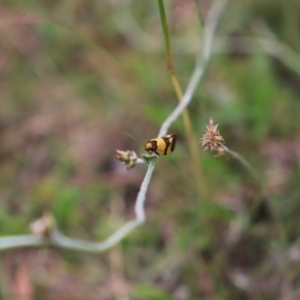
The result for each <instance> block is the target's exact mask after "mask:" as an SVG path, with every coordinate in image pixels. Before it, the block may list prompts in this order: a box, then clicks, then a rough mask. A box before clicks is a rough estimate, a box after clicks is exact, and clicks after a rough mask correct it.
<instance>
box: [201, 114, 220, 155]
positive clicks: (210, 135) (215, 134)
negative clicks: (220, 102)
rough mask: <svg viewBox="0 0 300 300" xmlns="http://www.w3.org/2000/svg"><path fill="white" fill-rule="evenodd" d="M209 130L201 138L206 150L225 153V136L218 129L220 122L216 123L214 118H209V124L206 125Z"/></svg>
mask: <svg viewBox="0 0 300 300" xmlns="http://www.w3.org/2000/svg"><path fill="white" fill-rule="evenodd" d="M206 128H207V130H206V132H205V134H204V135H203V137H202V138H201V139H200V143H202V146H203V147H204V150H208V149H209V150H210V151H217V152H218V155H223V154H224V149H223V148H222V146H223V145H224V143H225V141H224V138H223V137H222V136H221V135H220V132H219V130H218V124H217V125H214V121H213V119H212V118H209V125H208V126H206Z"/></svg>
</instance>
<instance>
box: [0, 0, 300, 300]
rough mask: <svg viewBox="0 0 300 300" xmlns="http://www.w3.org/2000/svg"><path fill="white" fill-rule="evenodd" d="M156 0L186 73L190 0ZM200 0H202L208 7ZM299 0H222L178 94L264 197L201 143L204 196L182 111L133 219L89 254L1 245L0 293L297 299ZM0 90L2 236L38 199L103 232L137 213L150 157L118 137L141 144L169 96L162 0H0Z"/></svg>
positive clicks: (79, 230) (199, 126)
mask: <svg viewBox="0 0 300 300" xmlns="http://www.w3.org/2000/svg"><path fill="white" fill-rule="evenodd" d="M165 2H166V3H165V5H166V6H167V10H168V21H169V26H170V32H171V44H172V51H173V60H174V65H175V69H176V73H177V75H178V77H179V80H180V82H181V84H182V86H183V87H185V85H186V83H187V81H188V79H189V77H190V75H191V73H192V70H193V67H194V62H195V57H196V55H197V50H198V49H199V47H200V46H201V44H200V38H199V36H200V31H201V28H200V26H199V22H198V19H197V15H196V9H195V6H194V3H193V2H192V1H168V2H167V1H165ZM210 2H211V1H200V8H201V13H202V17H203V18H204V17H205V15H206V12H207V10H208V8H209V5H210ZM299 11H300V7H299V1H292V0H290V1H282V0H281V1H280V0H275V1H274V0H265V1H259V0H256V1H253V0H244V1H237V0H232V1H230V3H229V5H228V8H227V10H226V12H225V14H224V17H223V18H222V20H221V23H220V27H219V29H218V35H217V37H216V43H215V47H214V54H213V59H212V62H211V64H210V67H209V70H208V72H207V74H206V77H205V80H204V81H203V83H201V86H199V88H198V90H197V92H196V95H195V97H194V99H193V102H192V103H191V105H190V107H189V112H190V115H191V117H192V123H193V128H194V131H195V133H196V134H197V136H199V138H200V137H201V136H202V135H203V133H204V130H205V126H206V125H207V124H208V119H209V117H213V119H214V121H215V123H216V124H219V130H220V132H221V134H222V136H223V137H224V138H225V143H226V146H228V147H229V148H230V149H232V150H235V151H237V152H239V153H240V154H241V155H243V156H244V157H246V158H247V159H249V161H251V162H252V163H253V165H255V167H256V169H257V170H258V172H259V173H260V174H261V175H262V178H263V179H262V181H263V184H264V186H265V187H266V190H267V193H268V195H269V197H268V199H267V198H265V197H264V196H263V193H262V190H261V187H260V184H259V183H258V182H256V181H255V180H254V179H253V178H252V177H251V176H250V175H249V173H247V171H246V170H245V169H244V168H243V167H242V166H241V165H240V164H239V163H238V162H237V161H235V160H233V159H232V158H230V157H214V156H213V155H211V154H210V153H208V152H203V151H202V150H201V166H202V168H203V172H204V174H205V183H206V186H207V189H208V191H209V196H208V198H207V199H199V197H198V196H197V189H196V187H195V181H194V178H193V173H192V171H191V164H192V163H195V164H197V163H199V162H191V159H190V154H189V150H188V147H187V145H186V137H185V134H184V132H185V131H184V128H183V124H182V121H181V120H179V121H177V122H176V123H175V124H174V125H173V126H172V129H171V131H172V132H176V133H177V135H178V136H179V138H178V141H177V147H176V150H175V151H174V153H172V155H169V156H166V157H161V158H160V159H159V161H158V163H157V168H156V170H155V174H154V177H153V180H152V182H151V184H150V189H149V192H148V195H147V202H146V203H147V205H146V213H147V222H146V224H145V225H144V226H142V227H140V228H139V229H138V230H136V231H135V232H134V233H133V234H131V235H129V236H128V237H127V238H126V239H125V240H123V241H122V242H121V243H120V244H119V245H118V246H117V247H115V248H113V249H112V250H110V251H108V252H106V253H101V254H99V255H87V254H85V253H74V252H70V251H62V250H59V249H30V250H28V249H26V250H24V249H20V250H14V251H12V252H7V253H5V254H4V255H3V259H2V262H3V263H2V265H3V267H2V268H1V273H2V274H1V279H0V291H1V296H0V298H1V299H12V298H15V299H21V296H20V295H21V294H22V293H23V294H26V295H27V296H26V297H27V298H22V299H44V300H47V299H56V300H57V299H58V300H59V299H73V300H74V299H87V300H92V299H118V300H119V299H148V300H149V299H150V300H151V299H178V300H184V299H210V300H213V299H214V300H216V299H231V300H233V299H255V300H257V299H279V298H280V299H299V298H300V270H299V251H300V248H299V247H300V245H299V243H298V240H299V235H300V226H299V213H300V202H299V200H300V188H299V187H300V175H299V174H300V171H299V160H300V136H299V127H300V126H299V116H300V105H299V98H300V89H299V86H300V84H299V83H300V68H299V67H298V72H297V66H299V65H300V55H299V56H298V53H299V50H300V39H299V23H300V14H299ZM257 38H264V39H266V40H273V41H276V42H278V43H277V44H276V45H279V43H280V44H284V45H285V47H289V48H290V49H291V50H293V52H292V53H294V56H293V55H288V54H285V53H283V54H281V53H279V55H278V56H277V57H275V56H274V54H273V52H272V51H266V49H263V48H262V47H261V45H260V44H259V42H258V41H257ZM276 45H275V46H274V45H273V47H272V50H273V51H275V52H276V51H277V50H278V49H277V48H276V47H277V46H276ZM278 47H279V46H278ZM269 50H270V49H269ZM279 52H280V51H279ZM286 53H290V52H286ZM280 55H281V56H280ZM286 61H289V62H290V65H289V64H287V63H286ZM0 99H1V109H0V165H1V168H0V199H1V201H0V234H1V236H5V235H14V234H22V233H27V232H28V224H29V223H30V222H31V221H32V220H34V219H36V218H38V217H40V216H41V215H42V213H43V212H46V211H47V212H52V213H53V214H54V216H55V217H56V220H57V223H58V225H59V226H60V229H61V230H62V231H63V232H64V233H66V234H67V235H69V236H72V237H76V238H81V239H87V240H94V241H98V240H102V239H104V238H106V237H107V236H108V235H109V234H111V233H112V232H113V231H114V230H116V229H117V228H118V227H119V226H120V225H121V224H122V223H123V222H124V220H128V219H130V218H132V217H133V214H134V212H133V206H134V203H135V198H136V195H137V192H138V190H139V186H140V183H141V181H142V178H143V176H144V173H145V169H146V167H145V166H141V165H138V166H136V167H135V168H134V169H132V170H130V171H127V170H126V167H125V166H124V165H122V164H121V163H120V162H118V161H115V160H114V152H115V149H124V150H127V149H132V150H134V151H136V152H137V153H138V154H141V153H142V152H143V147H142V144H143V143H144V142H145V141H147V140H149V139H150V138H154V137H155V136H156V135H157V132H158V129H159V127H160V125H161V123H162V122H163V121H164V119H165V118H166V117H167V116H168V115H169V113H170V112H171V111H172V109H173V108H174V107H175V106H176V104H177V100H176V97H175V93H174V90H173V87H172V84H171V81H170V77H169V74H168V71H167V68H166V61H165V54H164V48H163V37H162V34H161V28H160V20H159V13H158V7H157V2H156V1H137V0H134V1H108V0H107V1H95V0H89V1H71V0H64V1H53V0H51V1H33V0H31V1H17V0H4V1H1V4H0ZM123 132H126V133H128V134H130V135H132V136H134V137H135V138H136V139H137V140H139V141H141V142H140V143H138V142H137V141H135V140H133V139H131V138H130V137H129V136H128V135H124V134H123ZM199 147H200V145H199ZM199 161H200V159H199ZM257 203H258V205H256V204H257ZM12 295H15V296H14V297H13V296H12Z"/></svg>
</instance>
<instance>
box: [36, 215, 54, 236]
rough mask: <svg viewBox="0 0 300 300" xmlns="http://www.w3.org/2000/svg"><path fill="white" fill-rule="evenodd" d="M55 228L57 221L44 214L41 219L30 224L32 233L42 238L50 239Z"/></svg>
mask: <svg viewBox="0 0 300 300" xmlns="http://www.w3.org/2000/svg"><path fill="white" fill-rule="evenodd" d="M55 227H56V224H55V220H54V218H53V216H52V215H51V214H50V213H44V214H43V216H42V217H41V218H39V219H37V220H35V221H33V222H31V223H30V231H31V233H32V234H34V235H37V236H39V237H41V238H48V237H49V236H50V235H51V233H52V232H53V230H54V229H55Z"/></svg>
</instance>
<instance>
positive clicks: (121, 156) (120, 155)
mask: <svg viewBox="0 0 300 300" xmlns="http://www.w3.org/2000/svg"><path fill="white" fill-rule="evenodd" d="M137 158H138V157H137V155H136V153H135V152H134V151H131V150H127V151H122V150H116V155H115V159H117V160H119V161H121V162H123V163H124V164H125V165H127V170H129V169H131V168H133V167H134V166H135V164H136V161H137Z"/></svg>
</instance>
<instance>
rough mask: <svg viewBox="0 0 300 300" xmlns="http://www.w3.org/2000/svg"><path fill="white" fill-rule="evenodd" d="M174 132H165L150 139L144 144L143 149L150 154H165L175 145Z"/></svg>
mask: <svg viewBox="0 0 300 300" xmlns="http://www.w3.org/2000/svg"><path fill="white" fill-rule="evenodd" d="M176 138H177V136H176V134H175V133H172V134H167V135H165V136H163V137H159V138H156V139H152V140H150V141H148V142H147V143H146V144H145V147H144V148H145V150H146V151H148V152H149V153H150V154H153V153H155V154H157V155H158V156H159V155H161V154H162V155H167V154H170V153H172V152H173V151H174V149H175V146H176Z"/></svg>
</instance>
